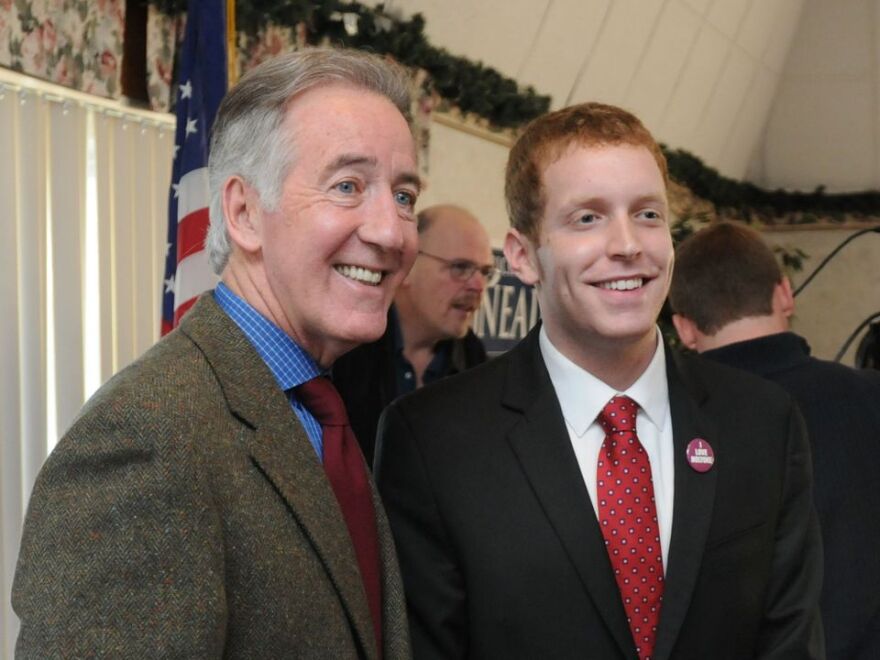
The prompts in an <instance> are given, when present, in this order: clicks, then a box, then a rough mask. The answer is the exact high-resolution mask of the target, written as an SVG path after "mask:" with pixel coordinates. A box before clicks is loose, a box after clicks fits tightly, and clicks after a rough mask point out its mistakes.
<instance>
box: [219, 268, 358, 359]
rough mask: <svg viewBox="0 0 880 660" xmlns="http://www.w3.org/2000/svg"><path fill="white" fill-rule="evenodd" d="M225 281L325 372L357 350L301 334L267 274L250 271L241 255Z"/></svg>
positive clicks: (257, 270)
mask: <svg viewBox="0 0 880 660" xmlns="http://www.w3.org/2000/svg"><path fill="white" fill-rule="evenodd" d="M221 279H222V281H223V283H224V284H225V285H226V286H228V287H229V290H230V291H232V292H233V293H234V294H235V295H237V296H238V297H239V298H241V299H242V300H244V301H245V302H247V303H248V304H249V305H250V306H251V307H253V308H254V309H255V310H257V312H259V314H260V315H261V316H263V317H264V318H266V319H268V320H269V321H271V322H272V323H274V324H275V325H276V326H278V327H279V328H280V329H281V330H282V331H283V332H284V333H285V334H286V335H287V336H288V337H290V338H291V339H292V340H293V341H295V342H296V343H297V345H298V346H299V347H300V348H302V349H303V350H304V351H305V352H306V353H308V354H309V355H310V356H311V357H312V359H313V360H315V362H317V363H318V366H320V367H321V368H322V369H328V368H329V367H330V366H331V365H332V364H333V362H334V361H335V360H336V358H338V357H339V356H340V355H342V354H343V353H346V352H347V351H349V350H351V349H352V348H353V346H352V345H342V344H339V343H338V342H333V343H328V342H327V341H320V340H319V339H311V338H310V337H309V335H308V333H307V332H301V331H298V330H297V329H296V328H295V327H294V325H293V323H291V321H290V320H289V319H288V318H287V315H286V314H285V313H284V310H283V309H282V307H281V305H280V304H279V302H278V299H277V298H276V297H275V296H274V295H273V293H272V288H271V287H270V286H269V281H268V280H267V279H266V277H265V272H264V271H263V270H262V269H261V268H254V267H250V265H249V264H248V263H246V262H245V263H242V260H241V259H239V258H237V253H235V252H233V254H232V255H231V256H230V258H229V263H228V264H227V265H226V268H225V269H224V270H223V275H222V277H221Z"/></svg>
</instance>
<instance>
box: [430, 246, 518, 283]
mask: <svg viewBox="0 0 880 660" xmlns="http://www.w3.org/2000/svg"><path fill="white" fill-rule="evenodd" d="M419 254H421V255H423V256H425V257H431V259H436V260H437V261H440V262H442V263H444V264H446V267H447V268H448V269H449V274H450V275H452V279H454V280H458V281H459V282H467V281H468V280H469V279H471V277H473V276H474V273H476V272H479V273H480V275H482V276H483V279H484V280H486V286H493V285H494V284H496V283H497V282H498V280H499V278H500V277H501V272H500V271H499V270H498V269H497V268H496V267H495V266H494V265H487V266H480V265H478V264H475V263H474V262H473V261H468V260H467V259H444V258H443V257H438V256H437V255H436V254H428V253H427V252H423V251H422V250H419Z"/></svg>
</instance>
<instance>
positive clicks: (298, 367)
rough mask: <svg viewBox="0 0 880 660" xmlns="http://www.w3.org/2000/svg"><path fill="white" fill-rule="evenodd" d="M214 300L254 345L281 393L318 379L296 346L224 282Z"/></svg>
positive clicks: (309, 360)
mask: <svg viewBox="0 0 880 660" xmlns="http://www.w3.org/2000/svg"><path fill="white" fill-rule="evenodd" d="M214 299H215V300H216V301H217V304H218V305H219V306H220V307H221V309H223V311H224V312H226V314H227V315H228V316H229V318H231V319H232V320H233V321H234V322H235V324H236V325H237V326H238V327H239V328H240V329H241V331H242V332H243V333H244V335H245V337H247V339H248V341H249V342H250V343H251V344H252V345H253V347H254V349H255V350H256V351H257V353H258V354H259V355H260V357H261V358H262V359H263V362H265V363H266V366H267V367H269V371H271V372H272V375H273V376H274V377H275V381H276V382H277V383H278V386H279V387H280V388H281V389H282V390H284V391H287V390H289V389H291V388H293V387H296V386H297V385H301V384H303V383H305V382H306V381H309V380H311V379H312V378H315V377H316V376H320V375H321V369H320V368H319V367H318V364H317V363H316V362H315V361H314V360H313V359H312V357H311V356H310V355H309V354H308V353H306V352H305V350H303V349H302V347H300V346H299V344H297V343H296V342H295V341H293V339H291V338H290V336H288V335H287V333H285V332H284V331H283V330H282V329H281V328H279V327H278V326H277V325H275V324H274V323H272V322H271V321H269V320H268V319H267V318H265V317H264V316H263V315H262V314H260V313H259V312H258V311H257V310H256V309H254V307H252V306H251V305H250V304H249V303H248V302H247V301H245V300H244V299H242V298H240V297H239V296H237V295H236V294H234V293H233V292H232V290H231V289H230V288H229V287H227V286H226V285H225V284H224V283H223V282H220V283H219V284H218V285H217V287H216V288H215V289H214Z"/></svg>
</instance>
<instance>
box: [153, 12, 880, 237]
mask: <svg viewBox="0 0 880 660" xmlns="http://www.w3.org/2000/svg"><path fill="white" fill-rule="evenodd" d="M142 1H145V2H147V3H148V4H151V5H155V6H156V7H158V8H159V9H160V10H161V11H163V12H164V13H166V14H170V15H178V14H181V13H184V12H185V11H186V7H187V0H142ZM345 14H349V15H354V16H356V25H357V29H356V31H353V32H354V33H353V34H351V33H349V32H348V31H347V30H346V24H345V21H344V20H343V16H344V15H345ZM350 17H351V16H350ZM236 22H237V26H238V29H239V30H241V31H242V32H245V33H247V34H255V33H256V32H258V31H259V30H260V29H261V28H264V27H265V26H266V25H269V24H274V25H279V26H284V27H295V26H297V25H304V26H305V27H306V38H307V40H308V42H309V43H312V44H317V43H321V42H322V41H323V40H324V39H329V40H330V41H331V42H332V43H335V44H339V45H345V46H349V47H352V48H363V49H367V50H371V51H373V52H378V53H382V54H389V55H391V56H393V57H394V58H395V59H396V60H397V61H399V62H402V63H403V64H406V65H408V66H412V67H418V68H422V69H424V70H426V71H427V72H428V74H429V75H430V84H431V85H432V86H433V89H434V90H436V91H437V93H438V94H439V95H440V97H441V98H442V99H444V101H446V102H447V103H448V104H450V105H452V106H454V107H456V108H458V109H459V110H461V111H462V112H464V113H471V114H474V115H477V116H479V117H482V118H483V119H485V120H486V121H488V122H489V124H490V125H491V126H494V127H496V128H517V127H520V126H522V125H523V124H525V123H526V122H528V121H530V120H531V119H534V118H535V117H537V116H539V115H541V114H543V113H545V112H546V111H547V110H548V109H549V107H550V97H549V96H542V95H539V94H537V93H536V92H535V90H534V89H533V88H531V87H526V88H525V89H520V88H519V86H518V84H517V83H516V81H514V80H512V79H510V78H505V77H504V76H502V75H501V74H500V73H498V72H497V71H496V70H495V69H492V68H490V67H486V66H483V65H482V64H480V63H474V62H471V61H470V60H467V59H465V58H463V57H456V56H454V55H451V54H449V53H448V52H447V51H446V50H444V49H443V48H436V47H434V46H432V45H431V44H430V43H428V40H427V39H426V37H425V34H424V28H425V20H424V18H423V17H422V16H421V14H415V15H414V16H413V17H412V18H411V19H409V20H405V19H401V18H398V17H395V16H392V15H391V14H389V13H387V12H385V10H384V7H383V5H377V6H376V7H375V8H372V7H367V6H365V5H363V4H361V3H359V2H342V1H340V0H316V1H313V2H307V1H305V0H238V1H237V2H236ZM664 152H665V153H666V158H667V160H668V162H669V174H670V176H671V177H672V178H673V179H675V180H676V181H678V182H679V183H681V184H683V185H685V186H687V187H688V188H689V189H690V190H691V191H692V192H693V193H694V194H695V195H697V196H698V197H700V198H702V199H704V200H706V201H708V202H710V203H712V204H713V205H714V206H715V208H716V209H717V210H718V211H719V212H722V213H725V212H726V213H728V214H732V215H733V216H735V217H738V218H739V219H742V220H746V221H752V220H760V221H763V222H765V223H772V222H774V220H775V221H776V222H779V221H780V218H784V220H783V222H785V223H786V224H809V223H815V222H816V221H817V220H818V219H820V218H823V219H824V218H830V219H831V220H832V221H839V222H843V221H844V220H845V219H848V218H869V219H877V218H880V192H877V191H868V192H859V193H847V194H833V195H829V194H825V192H824V189H823V188H822V187H819V188H817V189H816V190H815V191H813V192H812V193H804V192H788V191H785V190H772V191H771V190H764V189H762V188H759V187H758V186H756V185H754V184H751V183H747V182H740V181H735V180H733V179H728V178H726V177H724V176H722V175H720V174H719V173H718V172H717V171H716V170H714V169H712V168H711V167H708V166H706V165H705V164H704V163H703V162H702V161H701V160H700V159H699V158H697V157H696V156H694V155H692V154H689V153H688V152H686V151H683V150H680V149H676V150H671V149H668V148H666V147H664Z"/></svg>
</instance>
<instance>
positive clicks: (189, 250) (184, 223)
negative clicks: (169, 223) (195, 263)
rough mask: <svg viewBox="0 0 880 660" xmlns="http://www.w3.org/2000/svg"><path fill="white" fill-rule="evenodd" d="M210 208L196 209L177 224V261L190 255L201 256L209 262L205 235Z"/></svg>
mask: <svg viewBox="0 0 880 660" xmlns="http://www.w3.org/2000/svg"><path fill="white" fill-rule="evenodd" d="M209 222H210V220H209V219H208V209H206V208H201V209H196V210H195V211H193V212H192V213H190V214H189V215H188V216H186V217H185V218H183V219H182V220H181V221H180V222H179V223H178V224H177V262H178V264H179V263H180V262H181V261H183V260H184V259H186V258H188V257H196V256H198V257H200V258H202V259H204V260H205V263H208V253H207V252H205V251H204V249H205V236H206V235H207V232H208V224H209Z"/></svg>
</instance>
